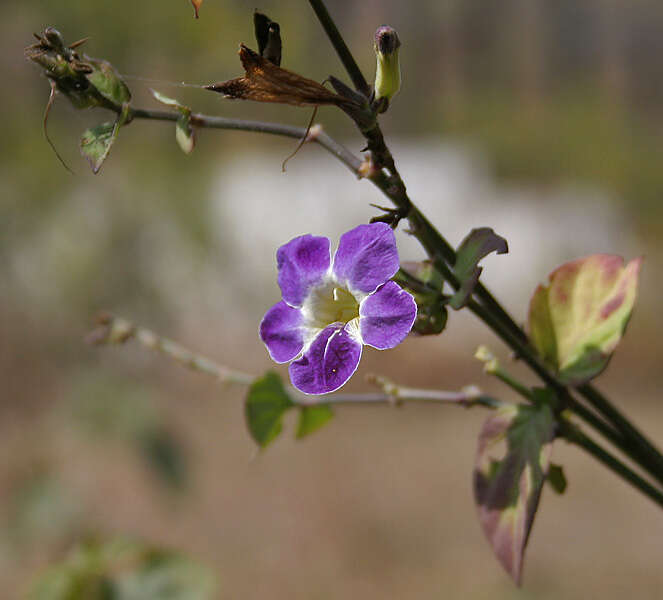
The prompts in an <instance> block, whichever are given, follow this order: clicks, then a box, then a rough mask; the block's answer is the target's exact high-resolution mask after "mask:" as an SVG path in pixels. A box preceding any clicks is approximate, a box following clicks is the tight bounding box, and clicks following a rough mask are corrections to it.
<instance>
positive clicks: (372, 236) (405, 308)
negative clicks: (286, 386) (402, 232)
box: [260, 223, 417, 394]
mask: <svg viewBox="0 0 663 600" xmlns="http://www.w3.org/2000/svg"><path fill="white" fill-rule="evenodd" d="M276 262H277V266H278V282H279V287H280V288H281V293H282V296H283V300H281V301H280V302H277V303H276V304H275V305H274V306H272V308H270V309H269V310H268V311H267V313H266V314H265V316H264V318H263V320H262V323H261V324H260V338H261V339H262V341H263V342H264V343H265V345H266V346H267V350H268V351H269V354H270V356H271V357H272V359H273V360H274V361H276V362H277V363H285V362H289V361H293V362H292V363H291V364H290V369H289V370H290V379H291V381H292V383H293V385H294V386H295V387H296V388H297V389H298V390H301V391H302V392H304V393H306V394H326V393H328V392H333V391H335V390H337V389H338V388H340V387H341V386H342V385H343V384H344V383H345V382H346V381H347V380H348V379H350V377H351V376H352V374H353V373H354V372H355V371H356V370H357V366H358V365H359V359H360V358H361V351H362V346H363V345H364V344H366V345H368V346H372V347H373V348H377V349H378V350H386V349H387V348H393V347H394V346H397V345H398V344H400V343H401V342H402V341H403V340H404V339H405V337H406V336H407V334H408V333H409V332H410V329H412V325H413V323H414V319H415V317H416V316H417V305H416V303H415V301H414V298H413V297H412V296H411V295H410V294H409V293H408V292H406V291H405V290H402V289H401V288H400V287H399V285H398V284H397V283H394V282H393V281H389V279H390V278H391V277H392V276H393V275H394V274H395V273H396V271H397V270H398V266H399V261H398V250H397V249H396V238H395V236H394V232H393V231H392V230H391V228H390V227H389V226H388V225H386V224H385V223H372V224H370V225H359V227H355V228H354V229H352V230H351V231H348V232H347V233H345V234H343V235H342V236H341V241H340V242H339V245H338V249H337V250H336V254H335V255H334V258H333V260H332V257H331V243H330V241H329V239H328V238H326V237H315V236H312V235H303V236H301V237H297V238H295V239H294V240H291V241H290V242H288V243H287V244H285V245H284V246H281V247H280V248H279V249H278V251H277V252H276ZM294 359H296V360H294Z"/></svg>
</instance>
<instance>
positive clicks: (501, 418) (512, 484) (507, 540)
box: [474, 404, 555, 585]
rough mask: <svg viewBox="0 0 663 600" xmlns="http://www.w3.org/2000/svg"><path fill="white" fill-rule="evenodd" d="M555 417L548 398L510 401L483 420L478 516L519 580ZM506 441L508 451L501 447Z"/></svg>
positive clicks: (477, 473) (478, 463) (477, 474)
mask: <svg viewBox="0 0 663 600" xmlns="http://www.w3.org/2000/svg"><path fill="white" fill-rule="evenodd" d="M554 435H555V421H554V418H553V414H552V411H551V410H550V408H549V407H548V405H546V404H540V405H537V406H529V405H507V406H504V407H503V408H500V409H499V410H498V411H497V412H496V413H495V414H494V415H493V416H492V417H490V418H489V419H488V420H487V421H486V422H485V423H484V425H483V428H482V430H481V433H480V434H479V445H478V450H477V457H476V465H475V469H474V498H475V501H476V503H477V506H478V512H479V521H480V522H481V527H482V529H483V531H484V533H485V535H486V537H487V538H488V541H489V542H490V544H491V546H492V547H493V551H494V552H495V555H496V556H497V559H498V560H499V561H500V563H501V564H502V566H503V567H504V568H505V569H506V570H507V572H508V573H509V574H510V575H511V577H513V579H514V581H515V582H516V584H518V585H520V580H521V577H522V569H523V557H524V553H525V546H526V545H527V540H528V538H529V534H530V531H531V529H532V524H533V523H534V516H535V514H536V510H537V508H538V505H539V498H540V496H541V489H542V487H543V483H544V481H545V479H546V476H547V473H548V468H549V464H550V452H551V445H552V440H553V438H554ZM499 446H506V452H499V450H500V448H499Z"/></svg>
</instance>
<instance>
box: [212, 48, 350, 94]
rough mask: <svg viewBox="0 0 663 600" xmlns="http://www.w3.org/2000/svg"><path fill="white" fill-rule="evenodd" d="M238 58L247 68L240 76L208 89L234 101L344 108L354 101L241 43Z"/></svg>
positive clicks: (215, 84) (214, 84)
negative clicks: (283, 67)
mask: <svg viewBox="0 0 663 600" xmlns="http://www.w3.org/2000/svg"><path fill="white" fill-rule="evenodd" d="M239 58H240V60H241V61H242V66H243V67H244V70H245V71H246V73H245V74H244V76H243V77H238V78H236V79H230V80H229V81H224V82H221V83H213V84H211V85H208V86H206V87H207V89H208V90H212V91H214V92H218V93H220V94H223V95H224V96H225V97H226V98H231V99H235V100H254V101H256V102H273V103H278V104H292V105H294V106H305V105H309V106H320V105H323V104H332V105H336V106H340V107H347V106H348V105H351V104H354V103H353V102H352V101H351V100H349V99H347V98H343V97H341V96H339V95H338V94H335V93H334V92H331V91H330V90H328V89H327V88H325V87H324V86H322V85H320V84H319V83H318V82H317V81H313V80H312V79H307V78H306V77H302V76H301V75H298V74H297V73H294V72H292V71H288V70H287V69H282V68H281V67H278V66H277V65H275V64H273V63H272V62H270V61H269V60H267V59H265V58H263V57H262V56H260V55H259V54H258V53H257V52H254V51H253V50H251V49H250V48H247V47H246V46H245V45H244V44H241V45H240V47H239Z"/></svg>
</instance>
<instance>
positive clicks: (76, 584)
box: [27, 539, 215, 600]
mask: <svg viewBox="0 0 663 600" xmlns="http://www.w3.org/2000/svg"><path fill="white" fill-rule="evenodd" d="M214 588H215V583H214V576H213V574H212V573H211V572H210V571H209V570H208V569H207V568H205V567H203V566H202V565H199V564H197V563H195V562H193V561H191V560H190V559H188V558H186V557H184V556H182V555H180V554H178V553H174V552H171V551H168V550H163V549H160V548H155V547H151V546H148V545H146V544H143V543H141V542H136V541H129V540H125V539H117V540H111V541H98V540H94V541H89V542H86V543H83V544H81V545H80V546H79V547H77V548H75V549H74V550H73V551H72V552H71V554H70V555H69V556H68V557H67V558H66V559H65V560H64V561H63V562H62V563H60V564H58V565H54V566H52V567H50V568H49V569H48V570H47V571H46V572H45V573H43V574H42V575H41V576H40V577H39V578H38V579H37V580H36V581H35V583H34V584H33V586H32V588H31V589H30V591H29V593H28V595H27V598H28V599H29V600H208V599H211V598H213V597H214V596H213V594H214Z"/></svg>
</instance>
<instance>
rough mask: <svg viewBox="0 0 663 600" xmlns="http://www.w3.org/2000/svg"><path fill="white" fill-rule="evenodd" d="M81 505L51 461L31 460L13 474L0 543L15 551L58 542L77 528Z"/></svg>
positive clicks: (9, 550) (8, 549)
mask: <svg viewBox="0 0 663 600" xmlns="http://www.w3.org/2000/svg"><path fill="white" fill-rule="evenodd" d="M80 508H81V507H80V505H79V503H78V501H77V500H76V499H75V498H73V497H72V495H71V493H70V492H69V490H67V489H66V488H65V487H64V486H63V485H62V483H61V482H60V481H59V480H58V477H57V474H56V473H54V472H53V469H52V468H51V467H50V466H49V465H48V464H46V463H41V464H30V465H28V466H27V467H26V468H24V469H22V471H21V472H19V473H16V474H15V476H14V478H13V481H12V485H11V489H10V491H9V498H8V506H7V513H6V518H4V519H3V521H5V522H3V523H2V529H3V531H4V532H5V535H4V536H3V540H2V542H0V546H3V545H5V544H6V546H7V547H6V551H7V552H8V553H9V554H13V553H16V552H19V551H21V550H23V549H25V548H26V547H29V546H38V545H44V544H50V543H53V542H56V541H58V540H60V539H62V538H63V537H64V536H66V535H67V534H70V533H71V531H72V530H73V529H75V527H76V521H77V520H78V518H79V517H80Z"/></svg>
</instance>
